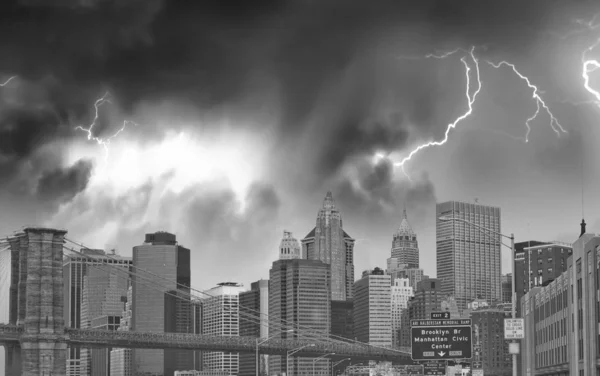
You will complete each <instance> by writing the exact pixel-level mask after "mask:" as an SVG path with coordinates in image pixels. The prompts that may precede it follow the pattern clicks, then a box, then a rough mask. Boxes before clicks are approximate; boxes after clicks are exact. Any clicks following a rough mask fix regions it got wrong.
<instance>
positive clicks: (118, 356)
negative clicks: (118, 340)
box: [110, 281, 133, 376]
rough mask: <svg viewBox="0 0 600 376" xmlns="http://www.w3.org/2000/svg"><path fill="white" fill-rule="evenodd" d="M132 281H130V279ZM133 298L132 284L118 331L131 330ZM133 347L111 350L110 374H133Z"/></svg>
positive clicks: (122, 375)
mask: <svg viewBox="0 0 600 376" xmlns="http://www.w3.org/2000/svg"><path fill="white" fill-rule="evenodd" d="M128 282H130V281H128ZM132 299H133V289H132V288H131V284H129V287H128V288H127V299H126V301H125V308H124V310H123V312H122V313H121V320H120V324H119V327H118V328H117V330H118V331H129V330H131V316H132V313H131V301H132ZM132 365H133V362H132V349H127V348H115V349H112V350H111V351H110V376H133V369H132Z"/></svg>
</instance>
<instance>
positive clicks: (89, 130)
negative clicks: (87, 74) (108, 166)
mask: <svg viewBox="0 0 600 376" xmlns="http://www.w3.org/2000/svg"><path fill="white" fill-rule="evenodd" d="M108 96H109V92H108V91H107V92H106V93H105V94H104V95H103V96H102V97H100V98H98V99H97V100H96V102H94V110H95V113H94V120H93V121H92V123H91V124H90V125H89V126H88V127H87V128H84V127H82V126H81V125H79V126H77V127H75V129H76V130H81V131H84V132H86V133H87V139H88V140H89V141H95V142H96V143H97V144H98V145H102V146H103V147H104V151H105V156H104V157H105V158H104V159H105V161H106V160H107V159H108V154H109V148H108V146H109V145H110V141H111V140H112V139H114V138H115V137H117V136H118V135H119V134H120V133H121V132H123V131H124V130H125V128H126V127H127V126H128V125H135V126H137V125H138V124H137V123H135V122H133V121H131V120H124V121H123V126H122V127H121V128H120V129H119V130H118V131H116V132H115V133H114V134H113V135H112V136H110V137H107V138H101V137H96V136H94V133H93V128H94V126H95V125H96V122H97V121H98V117H99V114H98V111H99V109H100V106H102V105H104V104H106V103H111V104H112V102H111V101H110V99H109V98H108Z"/></svg>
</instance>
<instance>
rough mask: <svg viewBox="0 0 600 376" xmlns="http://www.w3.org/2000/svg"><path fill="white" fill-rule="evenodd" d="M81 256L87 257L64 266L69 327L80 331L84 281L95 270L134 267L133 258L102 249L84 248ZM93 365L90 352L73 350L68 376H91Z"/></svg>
mask: <svg viewBox="0 0 600 376" xmlns="http://www.w3.org/2000/svg"><path fill="white" fill-rule="evenodd" d="M79 253H82V254H83V255H73V256H70V257H68V258H65V259H64V262H63V276H64V299H65V300H64V301H65V303H64V304H65V305H64V317H65V326H66V327H68V328H77V329H80V328H83V326H82V323H83V322H82V304H83V293H84V281H85V277H86V276H87V275H88V273H89V272H90V271H91V270H94V272H96V273H97V272H98V271H102V270H104V271H106V270H108V269H109V268H111V267H121V268H125V269H129V268H130V266H131V264H132V260H131V258H129V257H121V256H119V255H116V254H110V255H107V254H106V253H105V252H104V251H103V250H101V249H89V248H82V249H80V250H79ZM119 298H120V297H119ZM121 307H122V306H121ZM86 310H87V308H86ZM121 310H122V308H121V309H120V310H119V313H118V314H119V315H120V312H121ZM93 314H95V313H93ZM86 315H87V314H86ZM86 325H87V324H86ZM88 327H89V326H88ZM82 358H83V364H82ZM89 361H90V355H89V349H85V348H77V347H73V348H69V349H68V351H67V376H88V375H90V372H91V370H90V366H89Z"/></svg>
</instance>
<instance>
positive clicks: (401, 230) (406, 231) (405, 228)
mask: <svg viewBox="0 0 600 376" xmlns="http://www.w3.org/2000/svg"><path fill="white" fill-rule="evenodd" d="M414 234H415V232H414V231H413V229H412V227H410V223H408V216H407V215H406V208H404V210H403V211H402V222H400V227H398V230H397V231H396V233H395V234H394V235H414Z"/></svg>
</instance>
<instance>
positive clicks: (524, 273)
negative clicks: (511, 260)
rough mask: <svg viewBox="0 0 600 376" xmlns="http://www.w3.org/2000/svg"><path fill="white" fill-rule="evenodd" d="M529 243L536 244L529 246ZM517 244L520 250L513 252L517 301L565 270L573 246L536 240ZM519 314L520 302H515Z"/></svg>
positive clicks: (518, 314)
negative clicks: (530, 290)
mask: <svg viewBox="0 0 600 376" xmlns="http://www.w3.org/2000/svg"><path fill="white" fill-rule="evenodd" d="M529 243H531V244H533V243H537V244H535V245H531V246H530V245H529ZM518 244H519V250H520V252H517V253H516V254H515V270H516V274H515V286H516V287H517V291H516V295H517V302H520V301H521V298H522V297H523V295H525V294H526V293H527V291H529V289H531V288H532V287H536V286H544V285H546V284H548V283H549V282H551V281H553V280H554V279H556V278H558V276H559V275H561V274H562V273H563V272H565V271H566V270H567V259H568V258H569V256H571V254H572V253H573V248H572V247H571V245H570V244H561V243H542V242H537V241H532V242H525V243H518ZM515 249H517V247H516V244H515ZM520 315H521V310H520V304H517V316H519V317H520Z"/></svg>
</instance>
